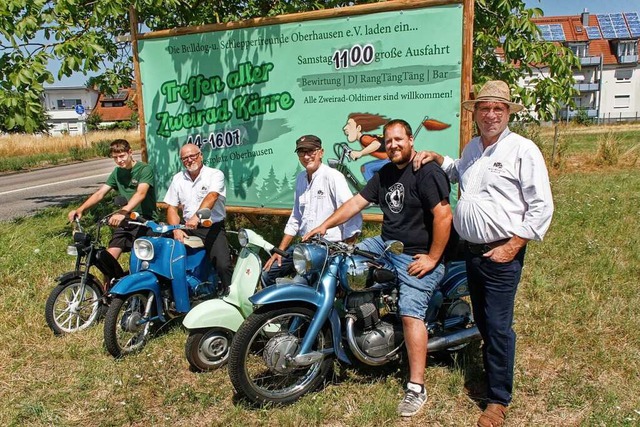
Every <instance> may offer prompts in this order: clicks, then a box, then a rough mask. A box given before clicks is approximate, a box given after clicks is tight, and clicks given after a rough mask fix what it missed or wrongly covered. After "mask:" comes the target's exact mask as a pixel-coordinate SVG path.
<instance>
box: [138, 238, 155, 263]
mask: <svg viewBox="0 0 640 427" xmlns="http://www.w3.org/2000/svg"><path fill="white" fill-rule="evenodd" d="M133 253H135V254H136V256H137V257H138V259H141V260H143V261H150V260H152V259H153V245H152V244H151V242H150V241H148V240H146V239H137V240H136V241H135V242H133Z"/></svg>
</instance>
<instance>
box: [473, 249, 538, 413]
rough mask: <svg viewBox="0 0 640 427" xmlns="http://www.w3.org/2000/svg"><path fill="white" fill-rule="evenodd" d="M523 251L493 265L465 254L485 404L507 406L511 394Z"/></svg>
mask: <svg viewBox="0 0 640 427" xmlns="http://www.w3.org/2000/svg"><path fill="white" fill-rule="evenodd" d="M525 249H526V247H525V248H522V249H521V250H520V252H518V254H517V255H516V257H515V258H514V260H513V261H511V262H507V263H497V262H493V261H491V260H490V259H488V258H485V257H483V256H482V255H474V254H472V253H470V252H469V251H468V250H467V254H466V256H467V257H466V261H467V279H468V281H469V292H470V294H471V304H472V306H473V317H474V319H475V322H476V324H477V325H478V329H479V330H480V334H481V335H482V341H483V345H482V359H483V362H484V371H485V375H486V379H487V399H488V402H489V403H499V404H501V405H505V406H506V405H508V404H509V403H510V402H511V394H512V392H513V369H514V363H515V356H516V333H515V332H514V330H513V327H512V325H513V309H514V304H515V298H516V291H517V290H518V282H520V275H521V273H522V265H523V263H524V253H525Z"/></svg>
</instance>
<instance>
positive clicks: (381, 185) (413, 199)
mask: <svg viewBox="0 0 640 427" xmlns="http://www.w3.org/2000/svg"><path fill="white" fill-rule="evenodd" d="M450 190H451V187H450V185H449V179H448V178H447V176H446V175H445V173H444V172H443V171H442V169H440V167H439V166H438V165H437V164H436V163H435V162H430V163H427V164H426V165H424V166H422V167H421V168H420V169H418V170H417V171H415V172H414V171H413V167H412V165H411V164H409V165H407V166H406V167H405V168H404V169H398V167H397V166H396V165H395V164H394V163H388V164H386V165H384V166H383V167H382V169H380V170H379V171H378V173H376V174H375V175H374V176H373V178H371V179H370V180H369V181H368V182H367V185H366V186H365V187H364V188H363V189H362V191H360V195H361V196H362V197H364V198H365V200H367V201H368V202H370V203H377V204H378V205H380V209H382V213H383V214H384V218H383V221H382V239H383V240H385V241H386V240H400V241H401V242H402V243H404V253H406V254H408V255H415V254H424V253H428V252H429V248H430V246H431V235H432V231H433V214H432V213H431V209H433V208H434V207H435V206H436V205H438V204H439V203H440V202H441V201H443V200H447V201H448V200H449V191H450Z"/></svg>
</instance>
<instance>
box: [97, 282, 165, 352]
mask: <svg viewBox="0 0 640 427" xmlns="http://www.w3.org/2000/svg"><path fill="white" fill-rule="evenodd" d="M149 296H150V295H149V294H142V293H137V294H131V295H126V296H124V297H121V296H117V297H114V298H113V299H112V300H111V303H110V304H109V309H108V310H107V315H106V316H105V318H104V345H105V347H106V348H107V351H108V352H109V353H110V354H111V355H112V356H113V357H115V358H116V359H118V358H121V357H124V356H126V355H128V354H131V353H134V352H136V351H139V350H140V349H142V348H143V347H144V346H145V345H146V344H147V341H148V340H149V337H150V335H151V326H152V325H150V324H149V323H148V322H145V323H140V320H142V319H144V312H145V308H146V306H147V301H148V300H149ZM153 313H155V309H154V308H152V309H151V313H149V317H153Z"/></svg>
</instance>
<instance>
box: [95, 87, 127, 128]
mask: <svg viewBox="0 0 640 427" xmlns="http://www.w3.org/2000/svg"><path fill="white" fill-rule="evenodd" d="M124 91H126V92H128V95H127V97H126V98H125V99H124V100H123V101H124V102H125V104H124V105H123V106H122V107H105V106H104V102H105V101H108V102H113V99H112V98H113V96H111V95H105V94H102V93H101V94H100V96H99V97H98V102H97V103H96V108H95V109H94V110H93V112H94V113H96V114H100V117H101V118H102V121H103V122H120V121H125V120H129V119H130V118H131V114H133V110H132V109H131V108H129V107H128V106H127V104H126V101H128V100H131V101H133V103H134V104H135V103H136V91H135V90H133V89H123V90H122V91H121V92H124Z"/></svg>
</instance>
